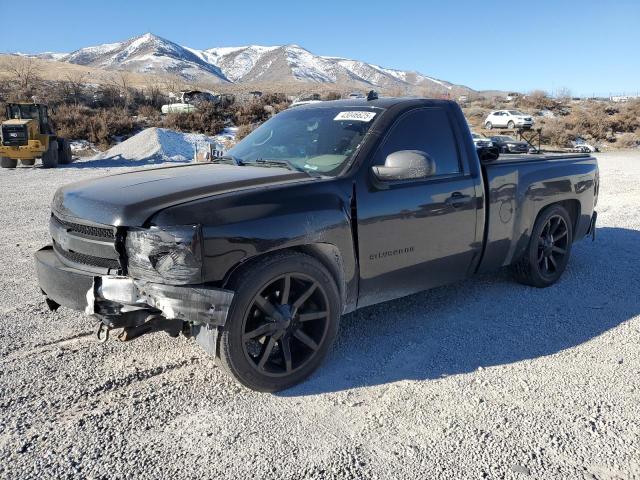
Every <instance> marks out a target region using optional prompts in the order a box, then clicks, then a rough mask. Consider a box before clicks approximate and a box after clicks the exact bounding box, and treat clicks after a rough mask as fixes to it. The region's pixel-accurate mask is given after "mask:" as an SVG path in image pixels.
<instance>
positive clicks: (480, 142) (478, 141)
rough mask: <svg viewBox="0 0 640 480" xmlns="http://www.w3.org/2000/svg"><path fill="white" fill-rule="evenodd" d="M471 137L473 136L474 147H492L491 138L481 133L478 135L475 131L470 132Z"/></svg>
mask: <svg viewBox="0 0 640 480" xmlns="http://www.w3.org/2000/svg"><path fill="white" fill-rule="evenodd" d="M471 138H473V144H474V145H475V146H476V148H480V147H493V143H492V142H491V139H489V138H487V137H485V136H483V135H479V134H477V133H473V132H471Z"/></svg>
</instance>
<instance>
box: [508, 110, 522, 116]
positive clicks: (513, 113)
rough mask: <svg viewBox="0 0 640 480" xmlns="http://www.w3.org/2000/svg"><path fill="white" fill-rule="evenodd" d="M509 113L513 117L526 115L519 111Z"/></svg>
mask: <svg viewBox="0 0 640 480" xmlns="http://www.w3.org/2000/svg"><path fill="white" fill-rule="evenodd" d="M509 113H510V114H511V115H524V113H522V112H519V111H518V110H509Z"/></svg>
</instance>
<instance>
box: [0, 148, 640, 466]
mask: <svg viewBox="0 0 640 480" xmlns="http://www.w3.org/2000/svg"><path fill="white" fill-rule="evenodd" d="M598 156H599V159H600V165H601V176H602V190H601V195H600V205H599V207H598V210H599V212H600V217H599V230H598V236H599V238H598V241H597V242H595V243H592V242H591V241H590V240H585V241H582V242H580V243H578V244H576V246H575V248H574V250H573V255H572V259H571V262H570V265H569V268H568V270H567V272H566V273H565V275H564V277H563V279H562V281H561V282H560V283H559V284H557V285H555V286H554V287H551V288H548V289H546V290H536V289H532V288H528V287H524V286H521V285H518V284H516V283H514V282H513V281H512V280H511V279H510V278H509V275H508V274H507V273H505V272H498V273H497V274H494V275H485V276H481V277H478V278H474V279H471V280H468V281H466V282H464V283H461V284H458V285H455V286H452V287H448V288H441V289H436V290H434V291H431V292H428V293H424V294H418V295H414V296H412V297H409V298H406V299H402V300H399V301H394V302H389V303H386V304H383V305H379V306H376V307H370V308H366V309H363V310H361V311H358V312H356V313H354V314H351V315H347V316H345V317H344V318H343V321H342V326H341V333H340V336H339V339H338V341H337V344H336V346H335V348H334V350H333V351H332V353H331V354H330V355H329V358H328V359H327V361H326V362H325V364H324V365H323V367H322V368H321V369H320V371H318V372H317V373H316V374H315V375H314V376H313V377H312V378H311V379H310V380H308V381H307V382H305V383H304V384H302V385H300V386H298V387H296V388H294V389H292V390H289V391H287V392H284V393H281V394H277V395H269V394H258V393H254V392H252V391H249V390H247V389H244V388H241V387H239V386H238V385H236V384H235V383H234V382H233V381H231V380H230V379H229V378H228V377H226V376H225V375H224V374H223V373H222V372H221V371H220V370H219V369H218V368H216V366H215V365H214V362H213V361H212V359H210V358H208V357H207V356H206V355H205V354H204V353H203V352H201V350H200V349H199V348H198V347H197V345H196V344H195V343H192V342H191V341H189V340H186V339H184V338H181V339H178V340H173V339H170V338H168V337H167V336H166V335H165V334H164V333H159V334H155V335H148V336H145V337H142V338H141V339H138V340H135V341H133V342H131V343H128V344H121V343H118V342H116V341H110V342H108V343H106V344H104V345H103V344H99V343H97V342H96V340H94V337H93V333H92V331H93V328H94V324H93V321H92V320H91V319H90V318H88V317H86V316H84V315H81V314H79V313H75V312H72V311H69V310H66V309H64V308H62V309H60V310H59V311H58V312H57V313H50V312H48V311H47V309H46V308H45V306H44V303H43V301H42V298H41V295H40V293H39V291H38V289H37V287H36V277H35V272H34V267H33V260H32V254H33V252H34V250H36V249H37V248H39V247H40V246H41V245H43V244H45V243H47V241H48V234H47V219H48V215H49V209H48V206H49V202H50V199H51V197H52V195H53V192H54V190H55V189H56V188H57V187H58V186H59V185H62V184H65V183H67V182H71V181H74V180H79V179H84V178H89V177H94V176H99V175H104V174H106V173H109V172H111V173H113V172H122V171H124V170H125V168H126V167H121V166H119V165H121V164H119V163H114V164H113V165H115V166H114V167H113V168H107V166H108V165H109V164H108V163H105V162H100V163H99V165H100V167H99V168H97V167H95V166H92V164H91V163H90V162H80V163H76V164H73V165H70V166H68V167H65V168H60V169H57V170H42V169H40V168H35V169H29V168H19V169H16V170H14V171H10V170H2V171H0V192H1V193H0V195H1V196H2V197H1V198H2V203H3V208H2V210H1V211H0V219H1V221H0V224H1V225H2V228H1V229H0V247H1V248H2V252H3V253H2V258H3V267H4V268H3V269H2V270H1V271H0V285H1V288H2V295H1V296H0V362H1V363H2V367H1V369H0V395H1V401H0V478H6V479H26V478H37V479H45V478H153V479H158V478H167V479H178V478H194V479H195V478H198V479H201V478H260V479H263V478H265V479H268V478H358V479H360V478H403V479H404V478H407V479H409V478H519V479H523V478H544V479H548V478H557V479H567V478H585V479H595V478H597V479H606V478H610V479H626V478H640V380H639V379H640V355H639V353H640V269H639V268H638V267H639V266H640V248H639V247H640V209H639V207H640V153H639V152H634V153H630V152H619V153H610V154H600V155H598Z"/></svg>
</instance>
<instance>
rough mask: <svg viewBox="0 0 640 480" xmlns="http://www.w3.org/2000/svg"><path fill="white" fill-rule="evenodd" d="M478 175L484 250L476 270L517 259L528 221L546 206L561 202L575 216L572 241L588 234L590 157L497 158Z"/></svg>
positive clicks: (593, 182)
mask: <svg viewBox="0 0 640 480" xmlns="http://www.w3.org/2000/svg"><path fill="white" fill-rule="evenodd" d="M482 170H483V177H484V183H485V189H486V192H487V197H486V217H485V249H484V253H483V256H482V261H481V263H480V266H479V268H478V271H480V272H483V271H490V270H492V269H494V268H496V267H498V266H505V265H510V264H511V263H512V262H513V260H514V259H517V258H518V257H519V256H520V255H521V254H522V252H523V251H524V250H525V249H526V247H527V242H528V239H529V234H530V231H529V230H530V229H531V227H532V225H533V221H532V219H535V218H536V215H537V213H538V212H540V211H541V210H542V209H544V208H545V206H547V205H550V204H552V203H558V202H564V203H565V207H566V208H567V209H568V210H569V211H570V213H572V214H573V215H574V216H575V218H574V220H575V225H574V238H573V239H574V241H576V240H579V239H580V238H582V237H584V236H585V234H586V233H587V231H588V230H589V227H590V222H591V216H592V214H593V206H594V196H595V195H596V191H597V171H598V166H597V160H596V159H595V158H594V157H592V156H591V155H590V154H584V153H570V154H546V155H540V154H531V155H501V156H500V158H499V159H498V160H496V161H493V162H490V163H484V164H483V165H482Z"/></svg>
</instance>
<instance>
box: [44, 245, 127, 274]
mask: <svg viewBox="0 0 640 480" xmlns="http://www.w3.org/2000/svg"><path fill="white" fill-rule="evenodd" d="M53 249H54V250H55V251H56V253H58V255H60V256H61V257H63V258H66V259H67V260H69V261H70V262H73V263H80V264H82V265H89V266H92V267H100V268H109V269H114V270H117V269H119V268H120V262H118V260H113V259H110V258H100V257H93V256H91V255H85V254H82V253H77V252H71V251H67V250H64V249H63V248H62V247H61V246H60V245H58V244H57V243H56V242H55V241H54V242H53Z"/></svg>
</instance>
